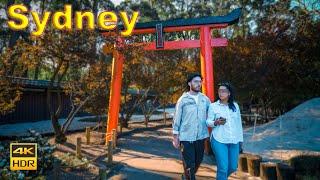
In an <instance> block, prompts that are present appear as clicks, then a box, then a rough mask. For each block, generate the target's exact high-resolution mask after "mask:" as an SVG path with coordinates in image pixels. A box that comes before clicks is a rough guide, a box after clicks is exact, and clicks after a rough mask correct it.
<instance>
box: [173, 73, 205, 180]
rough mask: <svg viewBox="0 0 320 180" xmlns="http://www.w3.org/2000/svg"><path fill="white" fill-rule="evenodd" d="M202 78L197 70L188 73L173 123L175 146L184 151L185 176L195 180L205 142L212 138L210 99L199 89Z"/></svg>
mask: <svg viewBox="0 0 320 180" xmlns="http://www.w3.org/2000/svg"><path fill="white" fill-rule="evenodd" d="M201 84H202V77H201V75H200V74H198V73H194V74H190V75H189V76H188V80H187V85H188V92H185V93H183V95H182V96H181V97H180V98H179V100H178V102H177V104H176V110H175V115H174V122H173V125H172V127H173V142H172V143H173V146H174V147H175V148H179V149H180V150H181V153H182V160H183V166H184V177H185V178H186V179H192V180H193V179H195V174H196V172H197V170H198V168H199V166H200V164H201V162H202V159H203V154H204V141H205V139H206V138H207V137H209V132H208V129H207V125H206V119H207V111H208V107H209V105H210V100H209V98H208V97H207V96H205V95H204V94H202V93H201V92H200V90H201Z"/></svg>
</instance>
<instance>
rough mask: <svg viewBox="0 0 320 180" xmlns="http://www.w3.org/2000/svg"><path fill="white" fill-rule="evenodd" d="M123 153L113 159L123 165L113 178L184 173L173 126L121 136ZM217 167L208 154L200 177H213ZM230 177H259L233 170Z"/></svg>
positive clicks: (147, 177)
mask: <svg viewBox="0 0 320 180" xmlns="http://www.w3.org/2000/svg"><path fill="white" fill-rule="evenodd" d="M118 147H119V148H121V152H119V153H116V154H114V156H113V160H114V161H116V162H118V163H121V164H123V165H124V166H123V167H122V168H121V169H119V170H116V171H115V172H113V176H112V177H113V178H114V179H180V176H181V174H182V172H183V169H182V164H181V161H180V155H179V151H178V150H176V149H175V148H174V147H173V146H172V144H171V128H169V127H168V128H162V129H158V130H150V131H143V132H139V133H135V134H132V135H130V136H125V137H122V138H120V139H119V142H118ZM215 175H216V166H215V163H214V158H213V157H212V156H205V157H204V160H203V163H202V165H201V167H200V169H199V171H198V173H197V177H198V178H197V179H214V177H215ZM230 179H259V178H254V177H250V176H249V175H248V174H246V173H245V174H244V173H240V172H237V173H234V174H232V175H231V177H230Z"/></svg>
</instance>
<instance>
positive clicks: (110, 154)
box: [108, 140, 112, 165]
mask: <svg viewBox="0 0 320 180" xmlns="http://www.w3.org/2000/svg"><path fill="white" fill-rule="evenodd" d="M108 165H112V141H111V140H110V141H108Z"/></svg>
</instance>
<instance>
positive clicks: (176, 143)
mask: <svg viewBox="0 0 320 180" xmlns="http://www.w3.org/2000/svg"><path fill="white" fill-rule="evenodd" d="M172 144H173V146H174V147H175V148H177V149H179V148H180V140H179V137H178V135H176V134H174V135H173V140H172Z"/></svg>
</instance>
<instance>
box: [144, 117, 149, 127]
mask: <svg viewBox="0 0 320 180" xmlns="http://www.w3.org/2000/svg"><path fill="white" fill-rule="evenodd" d="M148 123H149V117H148V116H146V117H145V118H144V125H146V127H148Z"/></svg>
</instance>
